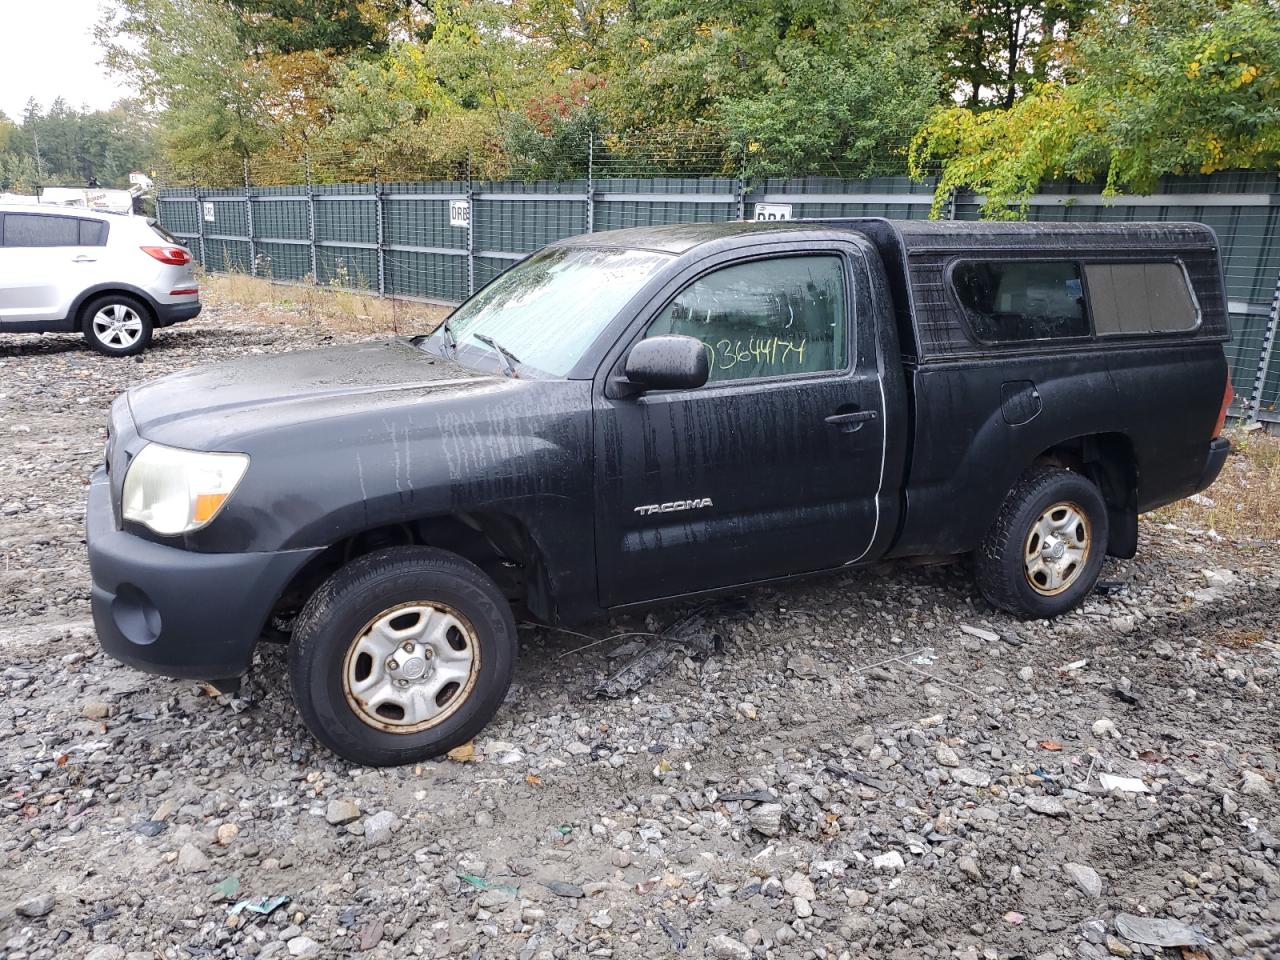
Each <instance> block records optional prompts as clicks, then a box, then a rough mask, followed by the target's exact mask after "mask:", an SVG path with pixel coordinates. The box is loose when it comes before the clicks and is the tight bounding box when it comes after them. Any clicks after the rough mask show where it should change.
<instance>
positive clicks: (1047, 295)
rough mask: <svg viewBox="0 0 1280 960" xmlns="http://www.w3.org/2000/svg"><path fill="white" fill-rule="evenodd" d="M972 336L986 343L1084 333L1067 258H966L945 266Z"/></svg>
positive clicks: (1076, 271)
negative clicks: (949, 268)
mask: <svg viewBox="0 0 1280 960" xmlns="http://www.w3.org/2000/svg"><path fill="white" fill-rule="evenodd" d="M951 282H952V285H953V286H954V287H955V291H956V296H958V297H959V299H960V305H961V306H962V307H963V308H964V312H965V315H966V316H967V317H968V319H969V326H970V327H971V328H972V330H973V333H974V336H976V337H977V338H978V339H979V340H983V341H985V342H987V343H1016V342H1021V341H1027V340H1058V339H1062V338H1066V337H1087V336H1089V317H1088V314H1087V312H1086V310H1085V303H1084V285H1083V283H1082V282H1081V278H1080V265H1079V264H1077V263H1076V262H1075V261H1072V260H966V261H961V262H960V263H957V264H956V265H955V266H954V267H953V268H952V271H951Z"/></svg>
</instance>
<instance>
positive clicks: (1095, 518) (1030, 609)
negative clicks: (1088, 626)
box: [975, 467, 1108, 619]
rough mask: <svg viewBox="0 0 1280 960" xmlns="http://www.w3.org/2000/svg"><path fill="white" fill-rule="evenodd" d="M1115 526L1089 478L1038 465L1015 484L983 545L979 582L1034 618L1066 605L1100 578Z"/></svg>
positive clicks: (995, 601)
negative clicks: (1110, 524) (1109, 523)
mask: <svg viewBox="0 0 1280 960" xmlns="http://www.w3.org/2000/svg"><path fill="white" fill-rule="evenodd" d="M1107 534H1108V530H1107V505H1106V503H1105V501H1104V500H1103V499H1102V494H1101V493H1100V492H1099V491H1098V488H1097V487H1096V486H1095V485H1094V484H1093V483H1092V482H1091V481H1090V480H1089V479H1088V478H1086V477H1084V476H1081V475H1080V474H1078V473H1073V472H1072V471H1070V470H1063V469H1061V468H1058V467H1036V468H1034V469H1032V470H1029V471H1028V472H1027V473H1025V474H1023V476H1022V477H1021V478H1020V479H1019V480H1018V483H1017V485H1016V486H1014V488H1013V490H1011V491H1010V492H1009V496H1008V497H1006V498H1005V502H1004V505H1003V506H1002V507H1001V508H1000V514H999V516H997V517H996V521H995V523H993V524H992V525H991V529H990V530H989V531H988V532H987V536H986V538H985V539H984V540H983V541H982V546H981V547H979V548H978V553H977V556H976V558H975V568H976V573H977V581H978V588H979V589H980V590H981V591H982V594H983V596H985V597H986V598H987V600H989V601H990V602H991V604H992V605H994V606H996V607H999V608H1001V609H1002V610H1007V611H1009V612H1010V613H1013V614H1015V615H1017V616H1020V617H1023V618H1026V619H1042V618H1048V617H1056V616H1058V615H1059V614H1062V613H1066V612H1067V611H1068V610H1070V609H1072V608H1073V607H1076V606H1078V605H1079V604H1080V603H1081V602H1083V600H1084V598H1085V597H1087V596H1088V595H1089V594H1090V593H1091V592H1092V590H1093V588H1094V585H1095V584H1096V583H1097V581H1098V574H1099V573H1100V572H1101V571H1102V561H1103V558H1104V555H1105V553H1106V547H1107Z"/></svg>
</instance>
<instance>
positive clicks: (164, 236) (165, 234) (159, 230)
mask: <svg viewBox="0 0 1280 960" xmlns="http://www.w3.org/2000/svg"><path fill="white" fill-rule="evenodd" d="M147 226H148V227H150V228H151V230H152V232H153V233H155V235H156V236H158V237H159V238H160V239H161V240H163V241H164V242H165V243H172V244H173V245H174V246H178V247H181V246H184V245H185V242H184V241H182V240H179V239H178V238H177V237H175V236H174V235H173V234H172V233H170V232H169V231H168V230H166V229H165V228H164V227H162V226H160V224H159V223H158V222H157V221H155V220H148V221H147Z"/></svg>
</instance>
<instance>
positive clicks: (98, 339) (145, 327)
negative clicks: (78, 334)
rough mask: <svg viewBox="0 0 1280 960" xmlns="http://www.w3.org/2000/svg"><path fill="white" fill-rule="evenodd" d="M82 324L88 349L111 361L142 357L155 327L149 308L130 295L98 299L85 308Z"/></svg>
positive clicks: (111, 295) (105, 295) (109, 294)
mask: <svg viewBox="0 0 1280 960" xmlns="http://www.w3.org/2000/svg"><path fill="white" fill-rule="evenodd" d="M80 322H81V326H82V329H83V330H84V338H85V340H86V341H88V343H89V346H91V347H93V349H95V350H97V351H98V352H99V353H105V354H107V355H108V356H111V357H128V356H132V355H133V354H135V353H141V352H142V351H143V350H145V349H146V348H147V345H148V344H150V343H151V331H152V329H153V328H154V326H155V324H154V323H153V322H152V320H151V311H150V310H148V309H147V305H146V304H145V303H143V302H142V301H141V300H139V299H138V298H137V297H131V296H129V295H128V294H127V293H108V294H104V295H103V296H101V297H95V298H94V299H93V300H91V301H89V302H88V303H87V304H85V307H84V311H83V312H82V314H81V321H80Z"/></svg>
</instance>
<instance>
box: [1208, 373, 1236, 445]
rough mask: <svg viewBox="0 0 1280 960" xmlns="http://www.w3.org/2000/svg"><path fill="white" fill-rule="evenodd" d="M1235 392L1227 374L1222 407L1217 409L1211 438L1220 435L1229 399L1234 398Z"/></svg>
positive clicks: (1229, 404)
mask: <svg viewBox="0 0 1280 960" xmlns="http://www.w3.org/2000/svg"><path fill="white" fill-rule="evenodd" d="M1235 396H1236V392H1235V390H1234V389H1233V388H1232V386H1231V376H1230V374H1228V375H1227V389H1225V390H1223V391H1222V409H1221V410H1219V411H1218V422H1217V423H1216V424H1215V425H1214V428H1213V438H1214V439H1215V440H1216V439H1218V437H1220V436H1222V428H1223V427H1224V426H1226V423H1227V408H1228V407H1230V406H1231V401H1232V400H1234V399H1235Z"/></svg>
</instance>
